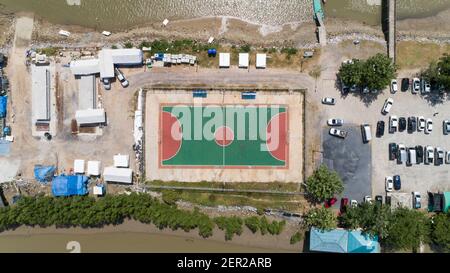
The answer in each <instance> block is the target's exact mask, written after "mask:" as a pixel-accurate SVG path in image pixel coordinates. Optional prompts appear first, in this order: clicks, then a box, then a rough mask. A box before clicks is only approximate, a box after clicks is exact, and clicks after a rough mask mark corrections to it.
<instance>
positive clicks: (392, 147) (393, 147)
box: [389, 143, 398, 160]
mask: <svg viewBox="0 0 450 273" xmlns="http://www.w3.org/2000/svg"><path fill="white" fill-rule="evenodd" d="M397 153H398V146H397V144H395V143H389V160H394V159H395V158H396V157H397Z"/></svg>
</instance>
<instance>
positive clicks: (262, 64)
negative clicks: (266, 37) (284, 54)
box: [256, 53, 267, 69]
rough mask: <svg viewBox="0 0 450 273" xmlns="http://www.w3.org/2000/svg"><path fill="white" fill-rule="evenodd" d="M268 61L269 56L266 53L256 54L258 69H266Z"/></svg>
mask: <svg viewBox="0 0 450 273" xmlns="http://www.w3.org/2000/svg"><path fill="white" fill-rule="evenodd" d="M266 60H267V55H266V54H264V53H257V54H256V68H259V69H264V68H266Z"/></svg>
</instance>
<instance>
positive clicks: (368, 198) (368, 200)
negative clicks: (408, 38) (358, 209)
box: [364, 195, 372, 204]
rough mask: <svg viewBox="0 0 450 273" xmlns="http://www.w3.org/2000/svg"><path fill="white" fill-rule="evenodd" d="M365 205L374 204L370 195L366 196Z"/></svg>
mask: <svg viewBox="0 0 450 273" xmlns="http://www.w3.org/2000/svg"><path fill="white" fill-rule="evenodd" d="M364 203H370V204H372V197H370V196H368V195H366V196H364Z"/></svg>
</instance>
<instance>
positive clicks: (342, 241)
mask: <svg viewBox="0 0 450 273" xmlns="http://www.w3.org/2000/svg"><path fill="white" fill-rule="evenodd" d="M309 250H311V251H320V252H334V253H380V244H379V243H378V237H377V236H370V235H368V234H362V232H361V231H359V230H353V231H348V230H345V229H333V230H331V231H322V230H319V229H316V228H311V230H310V234H309Z"/></svg>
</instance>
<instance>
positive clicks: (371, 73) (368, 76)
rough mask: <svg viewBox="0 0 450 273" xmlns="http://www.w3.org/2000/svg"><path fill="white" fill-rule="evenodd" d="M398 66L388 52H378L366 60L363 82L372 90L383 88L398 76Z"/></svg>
mask: <svg viewBox="0 0 450 273" xmlns="http://www.w3.org/2000/svg"><path fill="white" fill-rule="evenodd" d="M395 71H396V67H395V65H394V63H393V62H392V59H391V58H389V57H388V56H387V55H386V54H381V53H378V54H376V55H375V56H372V57H370V58H369V59H367V60H366V61H365V62H364V65H363V73H362V79H361V83H362V85H363V86H367V87H368V88H369V89H371V90H380V91H381V90H383V89H384V88H386V87H387V86H389V84H390V82H391V80H392V79H394V78H395V77H396V72H395Z"/></svg>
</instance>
